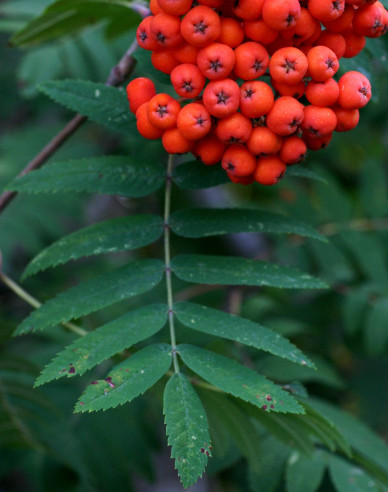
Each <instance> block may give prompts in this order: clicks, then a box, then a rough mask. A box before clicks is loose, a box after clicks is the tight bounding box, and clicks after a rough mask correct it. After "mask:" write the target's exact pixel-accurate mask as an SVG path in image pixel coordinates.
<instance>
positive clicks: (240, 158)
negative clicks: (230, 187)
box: [221, 145, 256, 177]
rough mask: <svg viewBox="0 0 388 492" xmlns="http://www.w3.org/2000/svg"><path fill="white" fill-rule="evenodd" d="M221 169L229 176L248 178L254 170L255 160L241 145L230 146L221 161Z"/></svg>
mask: <svg viewBox="0 0 388 492" xmlns="http://www.w3.org/2000/svg"><path fill="white" fill-rule="evenodd" d="M221 165H222V168H223V169H225V171H227V173H228V175H231V176H238V177H242V176H249V175H251V174H252V173H253V172H254V170H255V168H256V159H255V158H254V157H253V155H252V154H251V153H250V152H249V150H248V149H247V148H246V147H244V146H242V145H230V146H229V147H228V148H227V149H226V151H225V153H224V155H223V156H222V161H221Z"/></svg>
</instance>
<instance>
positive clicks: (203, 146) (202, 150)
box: [193, 134, 226, 166]
mask: <svg viewBox="0 0 388 492" xmlns="http://www.w3.org/2000/svg"><path fill="white" fill-rule="evenodd" d="M225 149H226V145H225V144H224V143H222V142H221V141H220V140H219V139H218V138H217V137H216V136H215V135H214V134H208V135H206V137H204V138H201V139H200V140H197V141H196V142H195V145H194V148H193V154H194V155H195V156H197V157H199V158H200V159H201V161H202V162H203V163H204V164H205V165H206V166H213V165H214V164H217V162H220V161H221V159H222V156H223V155H224V152H225Z"/></svg>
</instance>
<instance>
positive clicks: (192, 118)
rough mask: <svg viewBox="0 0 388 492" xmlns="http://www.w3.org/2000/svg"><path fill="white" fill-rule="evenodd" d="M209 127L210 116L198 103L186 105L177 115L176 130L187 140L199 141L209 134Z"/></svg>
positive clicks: (210, 124) (210, 123)
mask: <svg viewBox="0 0 388 492" xmlns="http://www.w3.org/2000/svg"><path fill="white" fill-rule="evenodd" d="M211 126H212V122H211V117H210V114H209V112H208V111H207V109H206V108H205V106H203V105H202V104H200V103H190V104H187V106H184V107H183V108H182V109H181V110H180V112H179V114H178V118H177V127H178V130H179V131H180V132H181V134H182V135H183V136H184V137H185V138H187V140H199V139H200V138H202V137H204V136H205V135H207V134H208V133H209V132H210V129H211Z"/></svg>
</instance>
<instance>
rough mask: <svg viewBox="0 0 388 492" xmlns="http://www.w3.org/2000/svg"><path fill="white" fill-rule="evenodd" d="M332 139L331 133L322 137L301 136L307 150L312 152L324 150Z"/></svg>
mask: <svg viewBox="0 0 388 492" xmlns="http://www.w3.org/2000/svg"><path fill="white" fill-rule="evenodd" d="M332 138H333V134H332V133H328V134H327V135H323V136H322V137H309V136H308V135H304V134H303V140H304V141H305V142H306V145H307V148H308V149H309V150H313V151H316V150H322V149H326V147H327V146H328V145H329V143H330V142H331V139H332Z"/></svg>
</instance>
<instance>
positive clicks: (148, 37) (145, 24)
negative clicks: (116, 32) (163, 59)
mask: <svg viewBox="0 0 388 492" xmlns="http://www.w3.org/2000/svg"><path fill="white" fill-rule="evenodd" d="M153 18H154V16H152V15H150V16H149V17H146V18H145V19H143V20H142V21H141V22H140V24H139V25H138V28H137V29H136V39H137V43H138V45H139V46H140V48H143V49H145V50H149V51H153V50H156V49H159V47H158V43H157V42H156V40H155V39H154V37H153V35H152V33H151V22H152V19H153Z"/></svg>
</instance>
